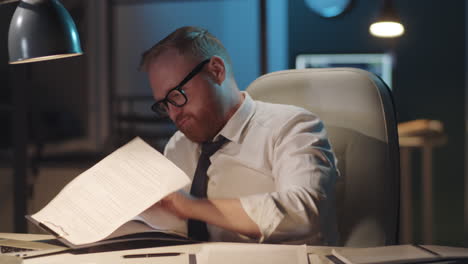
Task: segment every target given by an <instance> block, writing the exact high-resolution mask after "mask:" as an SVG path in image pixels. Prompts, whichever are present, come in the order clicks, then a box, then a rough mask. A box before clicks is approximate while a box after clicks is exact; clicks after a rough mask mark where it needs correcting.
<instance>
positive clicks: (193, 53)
mask: <svg viewBox="0 0 468 264" xmlns="http://www.w3.org/2000/svg"><path fill="white" fill-rule="evenodd" d="M169 49H175V50H177V51H178V52H179V53H180V54H181V55H184V56H189V57H192V58H195V59H199V60H205V59H208V58H211V57H212V56H214V55H216V56H219V57H220V58H222V59H223V60H224V63H225V65H226V68H227V71H228V72H231V58H230V57H229V54H228V52H227V50H226V49H225V48H224V46H223V44H222V43H221V41H220V40H219V39H217V38H216V37H215V36H213V35H212V34H211V33H210V32H208V30H206V29H203V28H200V27H191V26H186V27H181V28H178V29H177V30H175V31H174V32H172V33H171V34H169V35H168V36H167V37H165V38H164V39H163V40H161V41H159V42H158V43H156V44H155V45H154V46H153V47H151V48H150V49H149V50H147V51H145V52H144V53H143V54H142V56H141V61H140V70H141V71H145V72H147V71H148V68H149V66H150V65H151V63H152V62H153V61H154V59H155V58H157V57H158V56H159V55H161V54H162V53H164V52H165V51H167V50H169Z"/></svg>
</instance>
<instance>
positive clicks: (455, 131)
mask: <svg viewBox="0 0 468 264" xmlns="http://www.w3.org/2000/svg"><path fill="white" fill-rule="evenodd" d="M395 6H396V9H397V11H398V12H399V14H400V16H401V20H402V22H403V24H404V25H405V29H406V32H405V34H404V35H403V36H402V37H400V38H399V39H396V40H389V39H379V38H376V37H373V36H371V35H370V34H369V32H368V28H369V24H370V22H371V20H372V19H373V17H375V15H376V13H377V12H378V9H379V7H380V1H369V0H356V1H354V3H353V6H352V7H351V8H350V9H349V10H348V12H346V13H345V14H343V15H341V16H339V17H336V18H332V19H325V18H321V17H319V16H317V15H316V14H315V13H313V12H312V11H311V10H310V9H309V8H308V7H307V6H306V4H305V2H304V1H289V54H290V57H289V61H290V65H289V66H290V67H291V68H293V67H294V62H295V57H296V55H297V54H300V53H373V52H392V53H394V55H395V58H396V65H395V67H394V69H393V90H394V95H395V99H396V104H397V111H398V118H399V121H408V120H412V119H419V118H429V119H438V120H441V121H442V122H443V123H444V125H445V130H446V133H447V135H448V142H447V144H446V145H445V146H443V147H440V148H437V149H436V151H435V153H434V163H433V168H434V199H435V208H434V213H435V220H434V221H435V230H434V232H435V233H434V235H435V240H436V242H437V243H441V244H445V245H463V199H464V196H463V182H464V181H463V178H464V142H465V138H464V131H465V127H464V115H465V114H464V113H465V112H464V111H465V110H464V108H465V101H464V98H465V75H464V74H465V34H464V33H465V1H450V4H449V3H448V2H447V1H445V0H411V1H408V0H398V1H395ZM416 162H420V160H418V159H417V158H416V161H415V164H414V165H413V166H420V163H416ZM414 185H415V188H414V189H415V196H414V200H415V204H416V205H419V202H420V201H419V199H420V195H421V193H420V185H421V183H420V177H419V176H417V175H416V174H415V176H414ZM364 188H365V187H364ZM364 190H365V189H363V191H364ZM418 213H420V209H419V208H418V207H416V208H415V216H416V223H417V222H419V221H418V220H419V219H417V218H418ZM420 228H421V227H420V225H419V224H415V229H416V230H419V229H420ZM415 236H416V239H418V237H419V238H420V236H421V234H418V233H417V232H416V234H415Z"/></svg>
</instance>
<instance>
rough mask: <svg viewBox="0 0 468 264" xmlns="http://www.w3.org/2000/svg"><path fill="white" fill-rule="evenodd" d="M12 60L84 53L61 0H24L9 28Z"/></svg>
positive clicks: (13, 62) (47, 58)
mask: <svg viewBox="0 0 468 264" xmlns="http://www.w3.org/2000/svg"><path fill="white" fill-rule="evenodd" d="M8 52H9V56H10V64H17V63H28V62H35V61H43V60H52V59H58V58H65V57H71V56H77V55H81V54H82V53H83V52H82V50H81V46H80V39H79V36H78V31H77V30H76V26H75V23H74V22H73V19H72V18H71V16H70V14H69V13H68V12H67V10H66V9H65V8H64V7H63V5H62V4H61V3H60V2H59V1H58V0H21V1H20V3H19V5H18V7H17V8H16V11H15V13H14V14H13V18H12V20H11V22H10V30H9V32H8Z"/></svg>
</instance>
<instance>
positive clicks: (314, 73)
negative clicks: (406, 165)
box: [247, 68, 400, 247]
mask: <svg viewBox="0 0 468 264" xmlns="http://www.w3.org/2000/svg"><path fill="white" fill-rule="evenodd" d="M247 92H248V93H249V94H250V95H251V96H252V97H253V98H254V99H256V100H260V101H265V102H272V103H281V104H290V105H296V106H299V107H302V108H305V109H308V110H309V111H311V112H313V113H315V114H317V115H318V116H319V117H320V118H321V119H322V121H323V122H324V125H325V128H326V129H327V132H328V135H329V139H330V142H331V144H332V146H333V149H334V151H335V154H336V156H337V158H338V168H339V170H340V173H341V176H340V177H339V180H338V182H337V185H336V206H337V222H338V231H339V233H340V245H344V246H354V247H366V246H383V245H391V244H396V243H397V236H398V222H399V213H398V211H399V173H400V165H399V146H398V134H397V123H396V122H397V121H396V117H395V116H396V115H395V108H394V104H393V100H392V96H391V91H390V90H389V88H388V87H387V85H386V84H385V83H384V82H383V81H382V80H381V79H380V78H378V77H377V76H375V75H374V74H372V73H370V72H367V71H364V70H360V69H354V68H323V69H303V70H286V71H279V72H273V73H269V74H266V75H263V76H261V77H259V78H258V79H257V80H255V81H254V82H253V83H252V84H251V85H250V86H249V87H248V88H247Z"/></svg>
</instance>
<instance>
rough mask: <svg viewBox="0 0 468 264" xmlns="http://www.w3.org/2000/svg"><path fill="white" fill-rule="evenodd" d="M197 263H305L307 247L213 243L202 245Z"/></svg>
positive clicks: (306, 261)
mask: <svg viewBox="0 0 468 264" xmlns="http://www.w3.org/2000/svg"><path fill="white" fill-rule="evenodd" d="M196 259H197V264H218V263H223V264H237V263H268V264H284V263H288V264H307V263H308V258H307V247H306V246H305V245H300V246H295V245H294V246H293V245H267V244H249V243H245V244H238V243H219V244H218V243H213V244H208V245H203V247H202V249H201V250H200V252H199V253H197V256H196Z"/></svg>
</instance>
